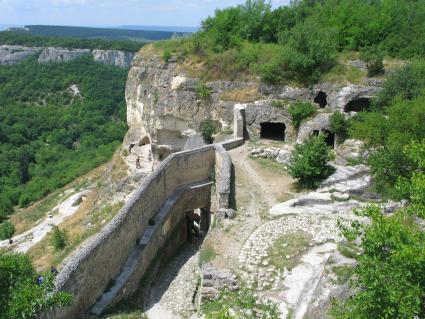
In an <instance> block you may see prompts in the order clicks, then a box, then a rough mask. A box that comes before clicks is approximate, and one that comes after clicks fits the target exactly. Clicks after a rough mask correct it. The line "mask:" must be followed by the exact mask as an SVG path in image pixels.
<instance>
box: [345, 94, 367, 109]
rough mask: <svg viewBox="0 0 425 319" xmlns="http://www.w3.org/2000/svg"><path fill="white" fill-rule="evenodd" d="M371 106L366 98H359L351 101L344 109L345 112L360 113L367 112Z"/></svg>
mask: <svg viewBox="0 0 425 319" xmlns="http://www.w3.org/2000/svg"><path fill="white" fill-rule="evenodd" d="M370 106H371V102H370V100H369V99H368V98H366V97H361V98H358V99H354V100H351V101H350V102H348V103H347V105H346V106H345V107H344V111H345V112H362V111H369V110H370Z"/></svg>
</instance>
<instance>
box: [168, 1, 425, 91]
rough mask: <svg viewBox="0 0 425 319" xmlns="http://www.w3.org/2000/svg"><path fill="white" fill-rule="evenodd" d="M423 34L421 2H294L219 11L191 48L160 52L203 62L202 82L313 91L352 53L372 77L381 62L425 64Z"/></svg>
mask: <svg viewBox="0 0 425 319" xmlns="http://www.w3.org/2000/svg"><path fill="white" fill-rule="evenodd" d="M424 31H425V5H424V3H423V1H407V0H402V1H396V0H389V1H379V0H378V1H366V0H357V1H349V0H329V1H292V2H291V5H290V6H282V7H279V8H276V9H272V8H271V6H270V4H268V2H267V1H255V0H249V1H246V3H245V4H244V5H239V6H236V7H231V8H227V9H222V10H217V11H216V13H215V15H214V16H213V17H209V18H208V19H206V20H205V21H203V23H202V29H201V31H200V32H199V33H198V34H197V35H196V36H195V37H193V38H192V39H191V40H190V41H182V43H180V44H178V45H177V46H173V45H171V44H168V45H166V46H165V47H166V49H167V50H169V51H173V50H175V51H176V52H179V54H180V55H181V56H187V55H194V56H195V57H200V59H199V60H200V61H202V62H203V63H204V64H205V69H204V70H203V76H204V77H205V78H220V77H223V76H226V77H229V78H236V77H241V76H246V75H251V76H261V78H262V79H263V81H265V82H267V83H272V84H280V83H289V82H293V81H295V82H298V83H299V84H310V83H315V82H318V81H320V80H322V77H323V75H324V74H326V73H329V72H332V73H336V74H339V73H344V72H346V71H347V70H345V69H344V68H343V67H342V66H340V65H338V63H337V61H338V57H339V56H340V55H341V54H343V53H346V52H350V51H357V52H360V53H361V56H362V58H363V59H364V60H366V62H368V63H369V65H371V67H372V68H375V72H377V73H379V72H380V69H379V61H382V58H383V57H384V56H387V57H393V58H400V59H411V58H422V57H424V52H425V38H424V37H423V36H422V35H423V33H424ZM376 65H377V66H378V68H376Z"/></svg>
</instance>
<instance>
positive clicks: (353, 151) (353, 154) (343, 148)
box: [335, 139, 365, 165]
mask: <svg viewBox="0 0 425 319" xmlns="http://www.w3.org/2000/svg"><path fill="white" fill-rule="evenodd" d="M363 146H364V143H363V142H362V141H359V140H354V139H348V140H345V141H344V143H342V144H340V145H338V146H337V147H336V149H335V152H336V155H337V156H336V163H337V164H338V165H347V163H348V162H349V161H354V160H358V159H359V158H360V157H362V156H365V154H364V153H363Z"/></svg>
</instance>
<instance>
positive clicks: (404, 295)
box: [332, 206, 425, 319]
mask: <svg viewBox="0 0 425 319" xmlns="http://www.w3.org/2000/svg"><path fill="white" fill-rule="evenodd" d="M423 209H424V207H423V206H422V207H421V210H423ZM407 210H409V209H407ZM356 214H357V215H360V216H366V217H368V218H369V219H370V222H369V221H368V222H367V223H366V224H361V223H359V222H357V223H354V224H352V226H351V227H342V226H341V225H340V227H341V229H342V232H343V234H344V235H345V236H346V238H347V239H355V238H357V237H359V238H361V248H362V249H361V250H362V252H363V253H362V254H360V255H358V256H356V258H357V266H356V268H355V276H354V277H353V279H352V285H353V288H354V291H355V292H356V294H355V295H354V296H352V297H350V298H349V299H347V300H346V301H343V302H336V304H335V305H334V307H333V311H332V312H333V318H336V319H351V318H359V319H363V318H364V319H366V318H400V319H402V318H424V316H425V299H424V298H423V296H424V294H425V277H424V273H425V266H424V265H425V250H424V244H423V243H424V242H425V232H424V231H423V230H421V229H420V228H419V227H418V226H417V224H416V223H414V222H412V218H411V217H409V216H408V215H410V213H407V211H406V210H401V211H398V212H396V213H395V214H394V215H392V216H385V215H383V214H382V212H381V209H380V208H379V207H378V206H369V207H367V208H364V209H362V210H360V211H357V212H356ZM378 301H379V302H378Z"/></svg>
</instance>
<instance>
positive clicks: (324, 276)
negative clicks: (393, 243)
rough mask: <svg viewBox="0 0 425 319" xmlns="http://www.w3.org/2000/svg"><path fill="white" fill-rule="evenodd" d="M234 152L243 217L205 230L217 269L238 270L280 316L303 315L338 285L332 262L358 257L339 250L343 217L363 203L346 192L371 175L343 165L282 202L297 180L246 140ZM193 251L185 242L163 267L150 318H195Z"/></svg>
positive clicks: (195, 263) (238, 205) (195, 259)
mask: <svg viewBox="0 0 425 319" xmlns="http://www.w3.org/2000/svg"><path fill="white" fill-rule="evenodd" d="M229 153H230V155H231V157H232V161H233V164H234V167H235V175H236V179H235V188H236V199H235V201H236V209H237V217H236V219H234V220H224V221H223V222H222V223H221V224H220V225H219V227H216V228H214V229H212V231H211V232H210V234H209V235H208V236H207V239H206V241H208V242H209V243H211V244H212V246H213V247H214V251H215V254H216V258H215V259H214V260H213V261H212V262H213V264H214V267H216V268H218V269H222V270H231V271H232V272H234V273H237V274H239V276H240V277H241V278H242V280H243V282H244V283H245V284H246V285H247V286H248V287H251V288H252V289H254V290H256V291H257V292H258V293H260V294H261V295H264V296H267V297H269V298H270V299H271V300H273V301H274V302H276V303H277V304H278V305H279V309H280V311H281V318H283V319H286V318H287V317H288V315H290V316H291V318H296V319H302V318H304V317H305V316H306V314H308V313H310V312H311V311H312V307H313V308H314V307H320V305H321V303H323V301H325V302H326V301H327V300H328V299H329V298H328V295H329V294H330V293H331V292H332V291H334V290H335V284H334V282H332V278H334V276H335V275H334V276H332V274H329V273H330V270H329V269H332V267H331V268H329V265H330V264H331V263H332V264H333V265H337V266H340V265H346V264H350V263H352V262H353V260H348V259H347V258H345V257H342V256H341V255H340V254H339V252H338V250H337V244H336V243H337V242H339V241H341V239H342V238H341V236H340V234H339V231H338V227H337V221H342V222H344V223H350V222H351V221H352V220H354V219H356V218H357V217H356V216H355V215H354V214H353V213H352V208H353V207H356V206H359V205H360V203H359V202H357V201H355V200H348V198H347V195H346V193H345V192H346V191H347V190H349V189H352V188H354V189H357V188H359V187H360V188H361V187H365V186H366V185H367V184H368V183H369V181H370V180H369V178H368V177H367V172H365V171H364V170H363V168H362V167H361V168H344V167H339V168H337V172H336V173H335V174H334V175H333V176H332V177H331V178H330V179H329V180H328V181H327V183H324V185H323V187H322V188H321V189H319V190H318V191H317V192H312V193H308V194H307V193H306V194H302V195H300V194H298V195H297V196H296V197H295V198H294V199H292V200H289V201H287V202H285V203H281V204H279V199H280V197H281V196H282V193H286V194H291V190H290V189H291V186H292V183H293V181H292V179H291V178H290V177H289V176H287V175H285V174H281V173H274V172H272V173H271V172H270V171H267V170H264V169H262V168H260V167H259V166H258V165H257V163H256V162H254V161H252V160H251V159H249V158H248V153H249V152H248V150H247V146H245V145H244V146H241V147H239V148H237V149H234V150H232V151H230V152H229ZM347 181H348V182H347ZM330 191H331V192H332V193H330ZM333 194H334V195H333ZM333 196H336V197H338V200H335V198H334V197H333ZM277 245H280V246H277ZM191 249H195V250H192V251H191ZM195 251H196V248H193V247H192V248H190V247H189V248H188V247H186V248H185V250H184V251H183V252H182V253H181V254H180V255H179V256H177V257H176V258H175V259H174V260H173V261H172V262H171V263H170V264H169V265H168V266H167V268H166V269H165V270H164V271H163V272H162V274H161V277H160V278H159V279H158V281H157V282H156V283H155V285H154V287H153V289H152V290H151V294H150V300H149V307H148V309H147V315H148V317H149V318H151V319H157V318H170V319H180V318H189V317H192V318H196V315H194V310H195V309H194V306H193V305H192V298H193V295H194V293H195V290H196V285H197V276H198V274H199V266H198V254H197V253H196V252H195ZM276 251H277V257H278V258H276ZM285 252H287V255H285ZM313 312H317V311H316V310H315V309H313ZM319 313H320V311H319ZM321 316H323V313H320V315H319V317H317V318H321Z"/></svg>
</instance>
